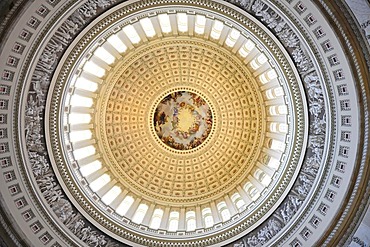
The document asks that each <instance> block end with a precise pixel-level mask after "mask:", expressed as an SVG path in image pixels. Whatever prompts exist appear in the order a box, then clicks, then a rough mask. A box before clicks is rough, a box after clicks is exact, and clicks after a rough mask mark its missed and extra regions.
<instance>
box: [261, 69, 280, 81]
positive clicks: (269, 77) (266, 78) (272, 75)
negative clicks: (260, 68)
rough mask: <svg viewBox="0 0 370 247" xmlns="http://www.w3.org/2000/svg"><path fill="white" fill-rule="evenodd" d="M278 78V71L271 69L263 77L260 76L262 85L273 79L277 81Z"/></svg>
mask: <svg viewBox="0 0 370 247" xmlns="http://www.w3.org/2000/svg"><path fill="white" fill-rule="evenodd" d="M276 77H277V74H276V71H275V70H274V69H270V70H269V71H267V72H265V73H263V74H262V75H260V76H259V78H260V81H261V82H262V84H266V83H268V82H269V81H271V80H272V79H275V78H276Z"/></svg>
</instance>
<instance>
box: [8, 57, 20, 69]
mask: <svg viewBox="0 0 370 247" xmlns="http://www.w3.org/2000/svg"><path fill="white" fill-rule="evenodd" d="M18 62H19V59H18V58H16V57H12V56H10V57H8V60H7V61H6V64H7V65H9V66H12V67H17V65H18Z"/></svg>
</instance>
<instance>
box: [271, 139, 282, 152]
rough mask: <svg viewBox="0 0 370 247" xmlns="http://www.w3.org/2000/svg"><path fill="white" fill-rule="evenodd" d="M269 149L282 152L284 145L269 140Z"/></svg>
mask: <svg viewBox="0 0 370 247" xmlns="http://www.w3.org/2000/svg"><path fill="white" fill-rule="evenodd" d="M270 148H271V149H273V150H277V151H280V152H283V151H284V148H285V143H284V142H281V141H278V140H274V139H273V140H271V145H270Z"/></svg>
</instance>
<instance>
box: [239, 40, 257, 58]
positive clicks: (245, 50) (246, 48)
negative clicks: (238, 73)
mask: <svg viewBox="0 0 370 247" xmlns="http://www.w3.org/2000/svg"><path fill="white" fill-rule="evenodd" d="M255 46H256V45H255V44H254V43H253V42H252V41H251V40H250V39H248V40H247V41H246V42H245V43H244V45H243V46H242V47H241V48H240V49H239V54H240V56H242V57H243V58H246V57H247V56H248V54H249V53H250V52H251V51H252V50H253V49H254V47H255Z"/></svg>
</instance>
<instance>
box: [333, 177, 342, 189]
mask: <svg viewBox="0 0 370 247" xmlns="http://www.w3.org/2000/svg"><path fill="white" fill-rule="evenodd" d="M341 182H342V178H341V177H338V176H333V178H332V180H331V184H332V185H333V186H334V187H337V188H339V187H340V184H341Z"/></svg>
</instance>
